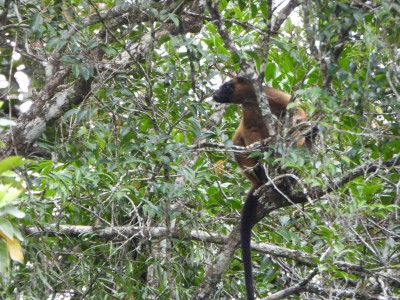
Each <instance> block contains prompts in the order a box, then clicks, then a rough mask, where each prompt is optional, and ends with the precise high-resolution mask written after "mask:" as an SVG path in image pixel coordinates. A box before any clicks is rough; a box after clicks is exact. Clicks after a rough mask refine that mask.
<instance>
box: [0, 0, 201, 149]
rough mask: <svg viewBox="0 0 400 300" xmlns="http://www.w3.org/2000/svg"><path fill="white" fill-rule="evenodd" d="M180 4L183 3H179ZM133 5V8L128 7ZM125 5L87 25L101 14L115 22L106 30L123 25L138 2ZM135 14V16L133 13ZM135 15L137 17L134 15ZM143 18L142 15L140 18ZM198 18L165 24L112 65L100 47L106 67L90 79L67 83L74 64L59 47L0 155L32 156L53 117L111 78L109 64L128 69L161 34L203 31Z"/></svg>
mask: <svg viewBox="0 0 400 300" xmlns="http://www.w3.org/2000/svg"><path fill="white" fill-rule="evenodd" d="M180 3H181V2H180ZM190 3H193V5H194V8H193V9H195V10H196V11H200V10H201V9H202V8H203V9H204V7H203V6H201V5H195V4H196V3H197V4H198V1H194V2H193V0H191V1H185V2H184V3H183V4H185V6H187V5H189V4H190ZM129 7H130V8H129ZM129 7H128V8H126V9H125V10H124V11H120V10H118V9H115V8H113V9H111V10H110V11H109V12H108V13H101V14H99V15H98V14H95V15H93V16H91V17H89V18H88V19H86V20H85V24H86V26H87V25H89V24H92V23H93V22H98V21H99V20H100V19H99V18H100V17H102V18H104V19H103V21H104V20H110V22H111V23H112V25H110V26H109V27H108V28H107V29H112V28H116V27H117V26H119V25H121V24H124V23H125V22H126V19H125V18H124V17H123V16H125V15H126V17H128V15H129V14H130V13H131V12H132V11H131V10H132V9H138V7H137V6H136V5H132V6H129ZM140 12H141V15H142V14H143V18H144V15H146V17H147V16H148V13H146V12H144V11H142V10H140ZM112 16H114V17H115V16H119V18H118V19H112V18H111V17H112ZM130 17H132V15H130ZM135 17H137V16H136V15H135ZM138 20H141V18H138ZM196 20H198V18H197V17H193V16H183V18H182V22H181V24H180V25H181V26H180V27H179V28H177V27H176V26H175V25H173V23H165V24H163V25H162V26H160V28H158V29H157V31H156V33H155V37H154V39H153V37H152V36H151V34H150V33H149V34H145V35H144V36H143V37H142V39H141V40H140V41H139V42H138V43H136V44H133V45H132V46H131V47H130V48H129V49H126V51H124V52H123V53H121V55H119V57H118V58H117V59H114V60H113V61H110V62H109V64H105V63H104V62H101V59H102V57H103V54H102V49H101V48H98V54H97V55H96V56H95V58H94V59H95V63H100V62H101V65H102V66H104V67H103V68H98V70H100V71H102V72H98V73H97V74H95V75H94V76H92V77H91V78H89V79H88V80H84V79H83V78H82V77H79V78H77V79H75V80H74V81H73V82H71V83H70V84H67V85H64V86H63V85H62V84H64V82H65V80H66V79H67V77H68V76H70V74H71V67H65V68H63V69H60V58H61V57H62V56H63V55H64V54H65V53H64V51H65V49H66V48H67V46H66V45H67V44H66V45H65V46H64V47H62V48H60V49H57V50H56V51H55V52H54V53H53V54H52V56H51V59H50V61H49V63H48V66H47V67H46V75H47V77H48V79H49V80H48V82H47V83H46V85H45V86H44V88H43V89H42V91H41V92H40V93H39V95H38V96H37V98H36V99H34V103H33V105H32V106H31V109H30V110H29V111H28V112H26V113H24V114H21V116H20V117H19V119H18V121H17V126H15V127H14V128H11V129H10V131H9V132H8V134H6V136H5V138H4V145H5V146H4V148H3V149H1V150H0V157H7V156H10V155H13V154H18V155H22V156H29V155H31V154H33V153H34V148H33V147H32V146H33V144H34V143H35V142H36V140H37V139H38V138H39V137H40V135H41V134H42V133H43V132H44V131H45V129H46V128H47V127H48V126H49V124H51V123H52V122H53V121H54V120H56V119H58V118H59V117H60V116H61V115H62V114H63V113H64V112H65V111H67V110H69V109H70V108H71V106H72V105H78V104H80V103H81V102H82V101H83V100H84V99H85V98H86V97H88V95H89V94H90V93H91V91H92V90H93V89H94V86H92V83H94V82H96V80H97V79H98V81H99V82H102V80H101V79H102V78H109V77H110V76H111V75H110V74H112V72H110V69H111V68H110V67H111V66H112V67H113V69H125V68H127V67H129V66H130V65H132V61H135V60H140V59H141V58H142V57H143V54H144V53H146V50H147V49H149V48H150V47H149V46H150V44H151V43H153V42H154V40H158V39H160V38H161V37H163V36H165V35H168V34H174V35H177V34H184V33H187V32H193V31H194V30H200V28H201V25H202V24H201V22H195V21H196ZM76 31H77V28H75V27H74V28H73V29H72V30H71V31H70V32H69V33H68V35H69V36H72V35H73V34H74V33H75V32H76ZM105 31H106V30H103V31H102V32H100V33H99V34H98V39H99V41H100V42H106V41H105V38H106V35H105V34H104V33H105Z"/></svg>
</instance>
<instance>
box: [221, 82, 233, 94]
mask: <svg viewBox="0 0 400 300" xmlns="http://www.w3.org/2000/svg"><path fill="white" fill-rule="evenodd" d="M222 88H223V89H224V90H225V91H227V92H230V91H232V90H233V86H232V84H230V83H229V82H226V83H224V84H223V85H222Z"/></svg>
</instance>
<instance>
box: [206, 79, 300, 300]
mask: <svg viewBox="0 0 400 300" xmlns="http://www.w3.org/2000/svg"><path fill="white" fill-rule="evenodd" d="M264 92H265V94H266V95H267V99H268V103H269V107H270V109H271V113H272V114H274V115H275V116H276V117H278V119H279V120H281V121H282V120H283V118H284V116H285V114H286V107H287V105H288V104H289V102H290V99H291V96H290V95H289V94H287V93H285V92H282V91H280V90H277V89H274V88H267V87H266V88H264ZM214 100H215V101H217V102H219V103H236V104H241V105H242V108H243V118H242V120H241V122H240V124H239V126H238V128H237V129H236V132H235V135H234V137H233V144H234V145H236V146H249V145H251V144H253V143H255V142H258V141H261V140H264V139H267V138H268V137H269V134H268V130H267V127H266V124H265V122H264V119H263V116H262V114H261V109H260V107H259V104H258V101H257V96H256V92H255V89H254V87H253V84H252V83H251V81H250V80H248V79H246V78H243V77H236V78H233V79H232V80H230V81H228V82H226V83H224V84H223V85H222V86H221V87H220V88H219V89H218V90H217V91H216V92H215V94H214ZM295 101H298V100H295ZM289 114H290V115H289V120H290V122H289V123H290V125H295V124H298V123H300V122H303V121H305V120H306V113H305V112H304V110H302V109H301V108H298V107H296V108H293V109H291V110H290V111H289ZM293 136H295V137H296V136H299V138H298V139H297V140H296V142H295V144H296V145H297V146H303V144H304V142H305V138H304V137H300V132H299V131H295V133H294V134H293ZM235 159H236V161H237V163H238V165H239V167H240V168H241V169H242V170H243V173H244V175H245V176H246V177H247V178H248V179H249V180H250V181H251V183H252V187H251V189H250V191H249V193H248V194H247V197H246V201H245V204H244V206H243V211H242V220H241V238H242V255H243V264H244V269H245V282H246V290H247V297H248V299H249V300H253V299H254V284H253V276H252V266H251V248H250V241H251V229H252V227H253V225H254V224H255V216H256V212H257V205H258V197H257V196H254V195H253V193H254V191H255V190H256V189H258V188H259V187H260V186H261V185H263V184H264V183H266V181H267V176H266V173H265V170H264V168H263V166H260V165H258V160H257V159H255V158H251V157H249V156H248V155H247V154H243V153H235Z"/></svg>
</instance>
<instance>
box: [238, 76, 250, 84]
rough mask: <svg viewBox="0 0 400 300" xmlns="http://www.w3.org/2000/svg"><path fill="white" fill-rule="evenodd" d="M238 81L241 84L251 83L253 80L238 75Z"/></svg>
mask: <svg viewBox="0 0 400 300" xmlns="http://www.w3.org/2000/svg"><path fill="white" fill-rule="evenodd" d="M236 82H237V83H240V84H249V83H251V80H250V79H247V78H246V77H236Z"/></svg>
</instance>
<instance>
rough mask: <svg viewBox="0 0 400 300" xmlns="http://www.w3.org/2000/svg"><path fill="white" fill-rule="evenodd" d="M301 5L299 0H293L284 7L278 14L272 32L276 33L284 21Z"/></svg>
mask: <svg viewBox="0 0 400 300" xmlns="http://www.w3.org/2000/svg"><path fill="white" fill-rule="evenodd" d="M299 5H300V1H299V0H291V1H289V2H288V3H287V4H286V6H285V7H284V8H282V9H281V11H280V12H279V14H278V16H277V17H276V19H275V22H274V24H273V26H272V30H271V31H272V32H273V33H276V32H278V30H279V29H280V28H281V26H282V24H283V22H285V21H286V19H287V18H288V17H289V15H290V14H291V13H292V11H293V10H294V9H295V8H296V7H298V6H299Z"/></svg>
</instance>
